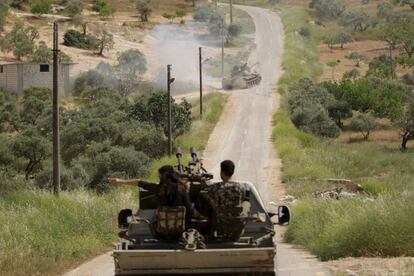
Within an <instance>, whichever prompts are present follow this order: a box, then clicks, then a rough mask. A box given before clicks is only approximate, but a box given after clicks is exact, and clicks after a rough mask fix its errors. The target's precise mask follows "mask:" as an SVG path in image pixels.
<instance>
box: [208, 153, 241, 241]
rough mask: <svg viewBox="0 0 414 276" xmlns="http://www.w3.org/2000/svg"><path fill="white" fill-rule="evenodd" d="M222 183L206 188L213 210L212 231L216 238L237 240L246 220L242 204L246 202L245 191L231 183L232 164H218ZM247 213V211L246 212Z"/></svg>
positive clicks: (235, 183)
mask: <svg viewBox="0 0 414 276" xmlns="http://www.w3.org/2000/svg"><path fill="white" fill-rule="evenodd" d="M220 168H221V171H220V176H221V179H222V180H223V181H222V182H219V183H216V184H214V185H212V186H211V187H209V188H208V195H207V197H208V199H209V202H210V205H211V206H212V209H213V214H212V230H213V235H214V236H215V237H216V238H224V239H231V240H235V241H236V240H238V239H239V237H240V235H241V233H242V231H243V228H244V225H245V223H246V219H245V218H244V217H243V215H242V214H243V213H246V212H244V210H243V203H244V202H245V201H248V198H247V193H246V189H245V187H244V186H243V185H240V184H239V183H237V182H232V181H231V177H232V176H233V174H234V168H235V166H234V163H233V162H232V161H230V160H225V161H223V162H221V164H220ZM247 212H248V211H247Z"/></svg>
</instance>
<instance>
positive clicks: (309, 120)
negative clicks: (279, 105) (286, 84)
mask: <svg viewBox="0 0 414 276" xmlns="http://www.w3.org/2000/svg"><path fill="white" fill-rule="evenodd" d="M334 102H335V99H334V97H333V96H332V95H331V94H329V93H328V91H327V90H326V89H325V88H324V87H322V86H319V85H315V84H313V82H312V81H310V80H309V79H301V80H299V81H298V82H297V83H296V84H295V85H294V86H292V87H290V89H289V99H288V103H289V107H290V117H291V119H292V122H293V123H294V124H295V126H296V127H298V128H299V129H302V130H303V131H305V132H310V133H312V134H314V135H316V136H321V137H337V136H339V134H340V129H339V128H338V126H337V125H336V124H335V123H334V121H333V120H332V119H331V118H330V117H329V113H328V109H329V106H331V105H332V104H333V103H334Z"/></svg>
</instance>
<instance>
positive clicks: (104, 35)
mask: <svg viewBox="0 0 414 276" xmlns="http://www.w3.org/2000/svg"><path fill="white" fill-rule="evenodd" d="M114 44H115V42H114V36H113V35H112V34H111V33H110V32H108V31H107V30H106V29H102V30H100V31H99V32H98V33H97V37H96V41H95V42H94V43H93V46H92V48H94V49H95V50H97V53H96V54H97V55H100V56H103V52H104V50H110V49H113V48H114Z"/></svg>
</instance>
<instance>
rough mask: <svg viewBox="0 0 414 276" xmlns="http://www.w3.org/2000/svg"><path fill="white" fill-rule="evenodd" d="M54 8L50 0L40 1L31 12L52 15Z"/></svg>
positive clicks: (34, 4)
mask: <svg viewBox="0 0 414 276" xmlns="http://www.w3.org/2000/svg"><path fill="white" fill-rule="evenodd" d="M51 8H52V6H51V4H50V2H49V1H48V0H39V1H36V2H34V3H33V4H32V7H31V10H30V11H31V12H32V13H34V14H38V15H42V14H45V13H50V10H51Z"/></svg>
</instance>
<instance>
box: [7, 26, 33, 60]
mask: <svg viewBox="0 0 414 276" xmlns="http://www.w3.org/2000/svg"><path fill="white" fill-rule="evenodd" d="M37 38H39V32H38V31H37V29H36V28H34V27H26V28H25V27H24V24H23V22H21V21H17V22H15V23H14V26H13V28H12V29H11V30H10V32H8V33H7V34H6V35H5V36H4V38H3V40H2V41H1V50H2V51H6V52H13V55H14V56H15V57H16V59H17V60H21V58H22V57H25V56H28V55H30V54H32V53H33V50H34V41H35V40H36V39H37Z"/></svg>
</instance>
